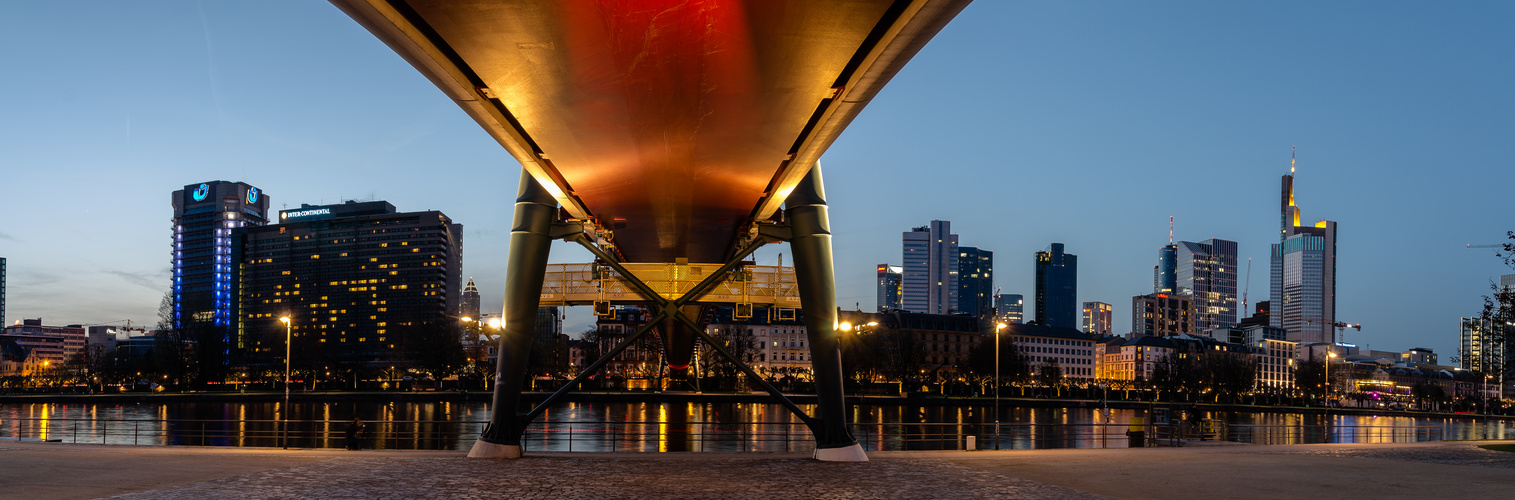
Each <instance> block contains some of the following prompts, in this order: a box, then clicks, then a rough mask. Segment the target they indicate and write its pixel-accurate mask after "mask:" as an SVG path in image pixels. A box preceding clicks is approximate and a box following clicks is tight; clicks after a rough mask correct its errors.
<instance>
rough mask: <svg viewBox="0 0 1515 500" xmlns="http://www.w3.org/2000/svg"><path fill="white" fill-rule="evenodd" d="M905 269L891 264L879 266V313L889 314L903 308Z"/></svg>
mask: <svg viewBox="0 0 1515 500" xmlns="http://www.w3.org/2000/svg"><path fill="white" fill-rule="evenodd" d="M904 272H905V268H903V267H900V266H891V265H889V264H879V265H878V312H889V311H893V310H896V309H900V308H901V307H902V305H901V302H900V300H901V299H902V298H903V295H902V287H901V285H902V284H903V282H904V275H903V274H902V273H904Z"/></svg>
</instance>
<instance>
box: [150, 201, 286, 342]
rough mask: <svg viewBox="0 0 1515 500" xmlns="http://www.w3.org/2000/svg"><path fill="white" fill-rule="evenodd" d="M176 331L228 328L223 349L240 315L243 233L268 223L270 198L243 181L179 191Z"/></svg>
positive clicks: (175, 249)
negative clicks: (238, 243) (239, 239)
mask: <svg viewBox="0 0 1515 500" xmlns="http://www.w3.org/2000/svg"><path fill="white" fill-rule="evenodd" d="M173 207H174V220H173V223H174V238H173V244H172V248H173V250H172V253H171V256H172V262H173V278H172V279H173V283H172V286H173V288H172V294H173V327H174V328H181V329H182V328H189V327H191V326H210V327H215V328H221V329H223V338H222V341H223V345H228V344H229V342H230V331H231V329H230V327H231V326H232V324H233V319H234V318H236V317H237V316H238V305H239V304H238V302H237V289H238V283H239V278H240V271H241V266H240V264H241V262H240V261H241V256H240V255H239V253H240V251H239V250H238V249H236V248H235V246H234V245H233V244H232V236H233V233H235V232H237V231H238V230H240V229H241V228H245V227H253V226H262V225H264V224H266V223H267V222H268V195H265V194H263V192H262V190H260V189H258V188H256V187H253V186H252V185H249V184H247V183H243V182H227V181H210V182H203V183H199V184H190V185H188V186H184V189H180V190H178V191H174V193H173Z"/></svg>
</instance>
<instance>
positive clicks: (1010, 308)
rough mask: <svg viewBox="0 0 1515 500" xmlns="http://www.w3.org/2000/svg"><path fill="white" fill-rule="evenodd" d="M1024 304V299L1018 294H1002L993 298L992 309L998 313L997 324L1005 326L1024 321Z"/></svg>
mask: <svg viewBox="0 0 1515 500" xmlns="http://www.w3.org/2000/svg"><path fill="white" fill-rule="evenodd" d="M1025 304H1026V299H1025V297H1022V296H1021V294H1018V293H1002V294H999V295H995V296H994V309H995V311H997V312H998V315H999V317H998V319H999V322H1001V323H1004V324H1007V325H1014V324H1017V323H1020V322H1021V321H1022V320H1024V319H1025V317H1026V312H1025V311H1026V309H1025V307H1026V306H1025Z"/></svg>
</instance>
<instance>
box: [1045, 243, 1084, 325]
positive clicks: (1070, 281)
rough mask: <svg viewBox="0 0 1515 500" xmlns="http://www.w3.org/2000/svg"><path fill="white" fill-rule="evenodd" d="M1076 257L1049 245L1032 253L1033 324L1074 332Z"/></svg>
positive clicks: (1075, 319) (1076, 277)
mask: <svg viewBox="0 0 1515 500" xmlns="http://www.w3.org/2000/svg"><path fill="white" fill-rule="evenodd" d="M1077 297H1078V256H1077V255H1073V254H1070V253H1064V252H1063V244H1062V243H1053V244H1051V245H1048V246H1047V249H1046V250H1043V251H1040V252H1036V321H1037V322H1038V323H1041V324H1043V325H1047V326H1060V327H1063V328H1078V302H1076V301H1077Z"/></svg>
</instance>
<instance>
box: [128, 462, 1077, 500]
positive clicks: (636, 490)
mask: <svg viewBox="0 0 1515 500" xmlns="http://www.w3.org/2000/svg"><path fill="white" fill-rule="evenodd" d="M114 498H121V499H132V500H137V499H181V498H182V499H201V498H230V499H272V498H364V499H379V498H512V499H536V498H586V499H589V498H593V499H616V498H639V499H641V498H679V499H685V498H687V499H697V498H720V499H733V500H734V499H747V498H752V499H759V498H761V499H773V498H837V499H862V498H881V499H885V498H900V499H937V498H940V499H949V498H1006V499H1016V498H1045V499H1089V498H1104V497H1100V496H1096V495H1090V494H1086V493H1081V492H1077V491H1073V490H1069V489H1066V488H1060V487H1055V486H1048V485H1044V484H1041V483H1036V482H1032V481H1027V480H1024V479H1016V478H1012V477H1008V476H1004V475H1001V474H997V473H994V472H989V471H983V470H978V469H974V468H969V467H963V466H959V465H954V464H951V463H947V462H944V461H940V460H930V459H910V460H897V459H885V460H874V461H872V462H867V463H821V462H816V461H814V460H811V459H809V458H787V457H786V458H707V457H704V456H698V455H695V456H688V457H678V458H658V459H635V458H632V459H628V458H622V457H617V458H568V457H552V458H542V457H532V458H526V459H522V460H470V459H467V458H463V457H461V456H459V457H424V458H410V457H388V456H384V457H352V458H342V459H336V460H327V461H322V462H315V463H309V464H304V465H298V466H292V467H286V468H281V469H274V470H268V471H263V472H256V473H250V474H242V475H237V476H232V477H227V478H223V479H217V480H213V481H205V482H200V483H194V484H189V485H185V486H180V487H176V488H168V489H163V490H156V491H148V492H142V493H135V494H130V495H123V496H119V497H114Z"/></svg>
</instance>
